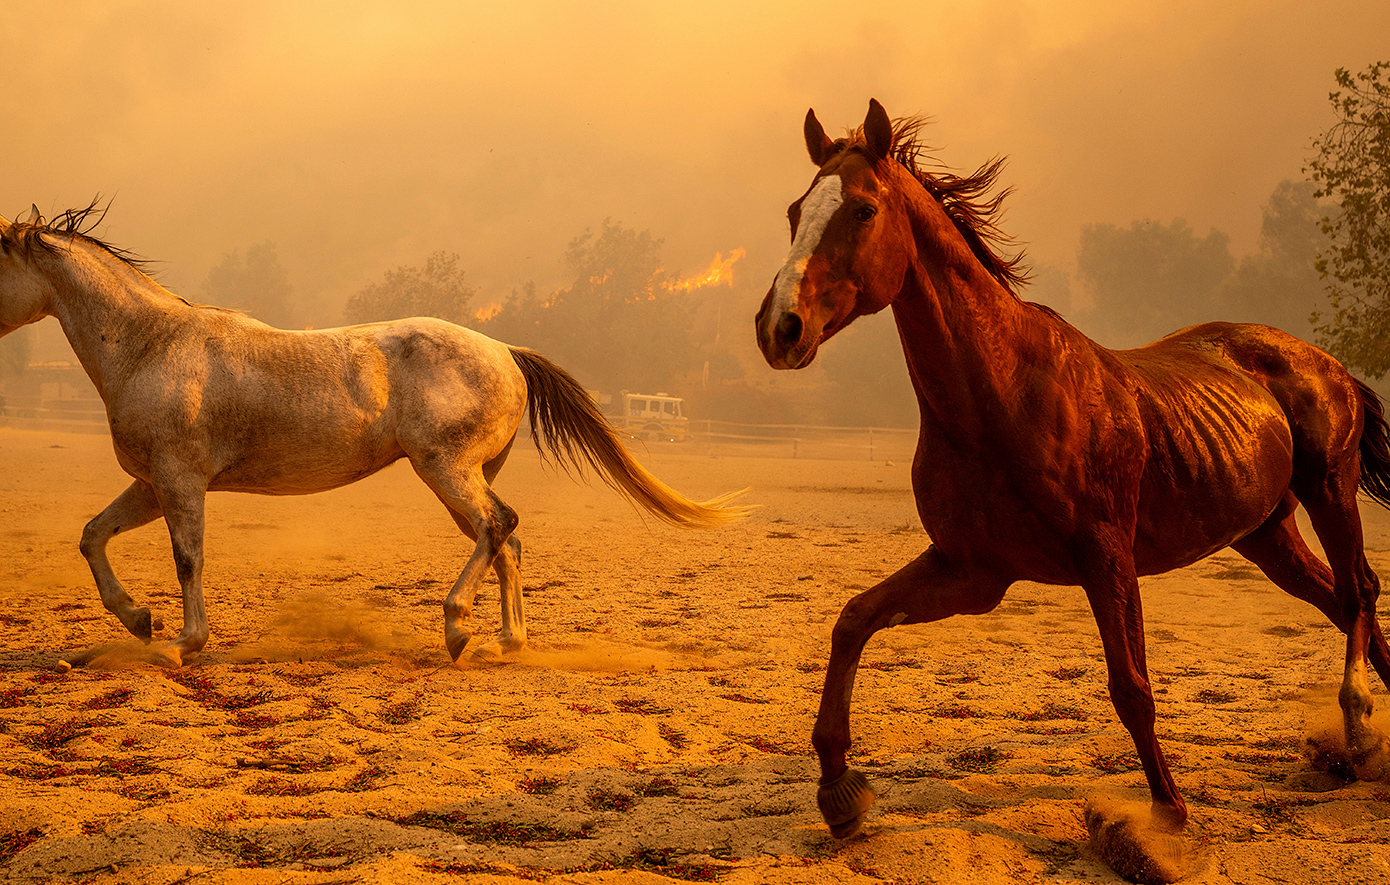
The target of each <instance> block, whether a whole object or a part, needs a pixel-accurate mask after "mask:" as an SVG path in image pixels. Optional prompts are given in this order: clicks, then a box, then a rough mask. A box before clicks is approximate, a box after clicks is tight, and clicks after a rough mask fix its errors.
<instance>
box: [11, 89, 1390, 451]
mask: <svg viewBox="0 0 1390 885" xmlns="http://www.w3.org/2000/svg"><path fill="white" fill-rule="evenodd" d="M1387 75H1390V62H1381V63H1377V64H1374V65H1372V66H1370V68H1369V69H1368V70H1367V71H1365V72H1362V73H1359V74H1356V75H1352V74H1349V73H1347V72H1346V71H1344V70H1338V71H1337V83H1338V85H1339V87H1340V90H1339V91H1338V92H1335V93H1333V94H1332V95H1331V99H1332V103H1333V105H1334V108H1335V109H1336V110H1337V112H1338V122H1337V124H1335V125H1334V126H1333V127H1332V128H1331V129H1329V130H1328V132H1327V133H1326V134H1324V135H1322V136H1320V137H1319V138H1318V139H1317V140H1316V141H1315V142H1314V147H1315V148H1316V149H1317V151H1318V154H1317V156H1316V158H1315V159H1314V160H1312V161H1311V163H1310V168H1309V171H1310V172H1311V177H1312V180H1311V181H1303V182H1295V181H1284V182H1281V183H1280V184H1279V186H1278V187H1276V188H1275V190H1274V192H1273V194H1271V195H1270V198H1269V201H1268V203H1267V204H1266V205H1265V206H1264V209H1263V213H1262V221H1261V227H1260V239H1259V245H1258V248H1257V250H1256V251H1255V252H1253V253H1252V254H1250V255H1246V256H1244V257H1243V258H1240V259H1239V260H1237V259H1236V258H1235V257H1234V256H1233V255H1232V254H1231V251H1230V243H1229V238H1228V237H1227V236H1226V234H1224V233H1222V232H1221V231H1218V230H1215V229H1213V230H1210V231H1208V232H1206V233H1205V234H1201V233H1198V232H1197V231H1195V230H1193V229H1192V227H1191V226H1190V225H1189V224H1188V223H1187V222H1186V221H1184V220H1182V219H1175V220H1173V221H1171V222H1168V223H1164V222H1161V221H1135V222H1133V223H1132V224H1130V225H1129V226H1128V227H1120V226H1117V225H1114V224H1092V225H1087V226H1086V227H1085V228H1083V229H1082V232H1081V241H1080V246H1079V248H1078V252H1077V256H1076V273H1075V276H1074V277H1072V276H1071V275H1069V274H1067V273H1066V272H1064V271H1060V270H1058V269H1056V268H1053V267H1048V266H1041V267H1038V268H1035V276H1034V280H1033V283H1032V284H1031V286H1030V288H1029V290H1027V291H1025V292H1024V293H1023V294H1024V297H1026V298H1030V299H1032V300H1037V301H1041V302H1043V303H1046V304H1049V305H1051V306H1053V307H1054V308H1057V309H1058V310H1059V311H1061V312H1062V313H1063V314H1064V315H1065V316H1066V317H1067V318H1068V319H1069V320H1070V321H1071V322H1073V323H1074V324H1076V325H1077V326H1078V327H1079V328H1081V329H1082V330H1083V331H1085V332H1086V333H1087V334H1090V335H1092V336H1093V337H1094V338H1096V339H1097V340H1099V341H1100V342H1101V343H1103V344H1106V345H1108V346H1112V347H1133V346H1137V345H1140V344H1145V343H1147V342H1149V341H1153V340H1155V339H1157V338H1160V337H1162V336H1163V335H1166V334H1168V333H1169V332H1173V331H1176V330H1177V329H1179V328H1182V327H1184V326H1187V325H1191V324H1193V323H1200V322H1205V321H1208V320H1229V321H1235V322H1256V323H1265V324H1268V325H1271V326H1276V327H1278V328H1281V329H1283V330H1285V331H1287V332H1290V333H1291V334H1294V335H1297V336H1299V337H1303V338H1309V339H1314V338H1315V336H1316V339H1315V340H1317V342H1318V343H1320V344H1322V345H1324V346H1326V347H1329V348H1330V349H1331V350H1332V352H1333V353H1334V354H1336V355H1337V356H1338V357H1339V358H1340V359H1342V360H1343V361H1344V362H1346V363H1347V364H1348V366H1350V367H1351V368H1352V369H1353V370H1356V371H1360V372H1362V373H1364V374H1368V375H1369V376H1370V377H1372V378H1378V377H1381V376H1383V375H1384V374H1385V373H1386V372H1387V371H1388V370H1390V283H1388V282H1387V277H1388V276H1390V83H1387V82H1386V81H1387V79H1390V76H1387ZM661 246H662V241H661V240H660V239H656V238H654V237H652V235H651V233H650V232H649V231H640V232H639V231H635V230H632V229H630V228H626V227H623V226H622V225H621V224H618V223H615V222H613V221H611V220H605V221H604V222H603V225H602V226H601V227H600V229H599V231H598V232H597V233H594V232H592V231H588V230H586V231H585V232H584V233H582V234H580V235H579V236H577V237H575V238H574V239H573V240H571V241H570V244H569V247H568V248H567V250H566V252H565V256H564V261H565V265H566V267H567V268H568V270H569V273H570V275H571V280H572V282H571V283H570V284H569V285H568V286H566V287H564V288H562V289H558V290H556V291H553V292H549V293H541V292H538V291H537V289H536V287H535V285H534V284H532V283H526V284H525V285H522V286H519V287H517V288H516V289H514V290H513V291H512V292H511V294H510V296H508V297H507V298H506V300H505V301H504V302H503V303H502V304H500V305H497V304H494V305H490V306H488V307H485V308H484V309H483V310H475V307H476V304H475V296H476V294H477V293H476V291H475V290H474V289H473V287H471V286H469V285H468V284H467V282H466V281H465V277H464V272H463V270H462V269H460V268H459V266H458V256H457V255H454V254H451V253H446V252H436V253H434V254H432V255H430V256H429V257H428V258H427V259H426V261H425V263H424V265H423V266H420V267H410V266H401V267H397V268H394V269H392V270H388V271H386V272H385V274H384V275H383V276H382V277H381V278H380V279H379V280H377V281H375V282H372V283H369V284H368V285H366V286H364V287H363V288H362V289H361V290H360V291H358V292H357V293H356V294H354V295H353V296H352V298H350V299H349V300H348V303H347V307H346V309H345V310H344V315H343V319H344V320H345V321H346V322H349V323H360V322H371V321H375V320H386V319H395V318H399V317H405V316H417V315H430V316H437V317H441V318H443V319H446V320H450V321H452V322H456V323H460V324H462V325H469V326H472V327H474V328H477V329H479V330H480V331H482V332H484V333H485V334H487V335H490V336H492V337H494V338H497V339H499V340H502V341H506V342H508V343H509V344H515V345H521V346H526V347H532V348H535V349H536V350H538V351H540V352H542V353H544V354H546V355H547V356H549V357H550V358H552V359H554V360H555V361H557V362H558V363H560V364H561V365H563V366H565V367H566V368H568V369H569V370H570V371H571V372H573V373H574V374H575V375H576V377H578V378H579V380H580V381H581V382H582V383H583V384H585V385H586V386H588V387H590V388H595V389H599V390H603V391H610V392H615V391H617V390H619V389H622V388H628V389H631V390H634V391H636V390H641V391H643V392H657V391H668V392H671V393H674V394H677V395H681V396H685V397H686V398H687V399H688V400H690V401H691V403H692V405H693V409H692V410H691V411H693V412H694V414H696V415H697V416H698V417H710V418H715V419H721V420H742V421H748V422H753V423H841V424H856V425H871V426H874V425H876V426H911V425H913V424H915V423H916V420H917V412H916V404H915V397H914V395H913V393H912V388H911V385H910V383H909V382H908V378H907V370H906V367H905V365H904V360H903V356H902V352H901V346H900V344H899V342H898V335H897V329H896V326H895V325H894V324H893V322H892V319H891V315H890V314H889V313H888V312H884V313H883V314H881V315H879V316H875V317H866V318H864V319H861V320H859V321H858V322H857V323H855V324H854V325H852V326H850V327H849V328H847V329H846V330H845V331H843V332H841V333H840V334H839V335H838V336H837V338H836V340H835V342H834V343H833V344H832V345H831V346H828V347H826V348H825V349H824V350H822V351H821V353H820V356H819V357H818V360H817V362H818V368H817V370H816V371H818V372H819V374H816V373H815V372H810V373H798V375H797V378H796V379H794V380H787V379H785V378H781V377H779V378H777V379H776V380H771V376H769V375H767V373H766V372H751V373H750V372H747V371H746V369H747V368H751V367H752V366H751V364H757V367H758V368H759V369H761V368H762V367H761V363H760V362H759V360H758V359H757V357H756V351H755V349H754V348H753V346H752V340H751V332H750V330H749V328H748V326H749V324H748V320H749V317H748V316H745V315H744V314H746V313H748V307H749V304H750V303H751V302H752V300H753V298H752V296H751V295H749V294H748V293H744V296H746V297H740V298H738V299H734V298H731V297H730V296H729V292H728V290H722V291H719V290H706V291H703V292H690V291H685V290H682V289H680V288H679V287H677V286H675V285H674V283H675V282H676V280H677V277H676V276H674V275H672V274H669V273H668V272H666V271H665V270H664V269H663V267H662V263H661ZM204 294H205V295H206V296H207V297H208V298H209V300H211V301H212V302H213V303H217V304H223V305H227V306H231V307H238V308H241V309H243V310H246V311H247V312H248V313H251V314H252V315H254V316H257V317H259V318H260V319H263V320H265V321H267V322H270V323H271V324H273V325H279V326H282V327H286V328H293V327H295V326H296V325H297V324H298V323H299V322H300V321H301V320H302V318H301V317H299V316H298V315H297V314H296V312H295V310H294V305H293V304H292V299H291V295H292V289H291V287H290V284H289V280H288V276H287V275H286V273H285V271H284V269H283V268H282V267H281V266H280V263H279V259H278V257H277V256H276V253H275V247H274V244H272V243H269V242H267V243H263V244H261V245H258V246H253V247H251V248H249V249H247V250H246V252H245V253H244V254H242V253H240V252H232V253H229V254H227V255H226V256H224V258H223V261H222V262H221V263H220V264H219V265H218V266H217V267H215V268H213V270H212V272H211V273H210V274H209V276H208V280H207V282H206V283H205V285H204ZM726 312H727V313H728V314H729V315H728V316H725V313H726ZM725 328H727V329H728V330H729V331H728V332H725V331H724V329H725ZM13 338H14V336H12V340H13ZM22 346H23V345H22V344H13V345H10V347H9V348H8V349H3V350H0V373H4V372H5V371H11V372H12V371H14V368H15V367H14V366H12V365H10V364H11V363H14V362H15V361H16V360H19V361H20V363H21V364H22V361H23V356H22V351H21V348H22Z"/></svg>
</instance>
